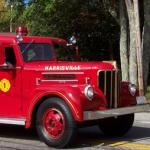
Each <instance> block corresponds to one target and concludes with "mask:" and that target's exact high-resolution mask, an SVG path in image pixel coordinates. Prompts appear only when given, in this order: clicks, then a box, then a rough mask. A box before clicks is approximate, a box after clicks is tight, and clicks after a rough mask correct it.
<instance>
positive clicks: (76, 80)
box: [41, 79, 78, 82]
mask: <svg viewBox="0 0 150 150" xmlns="http://www.w3.org/2000/svg"><path fill="white" fill-rule="evenodd" d="M41 82H78V80H58V79H57V80H41Z"/></svg>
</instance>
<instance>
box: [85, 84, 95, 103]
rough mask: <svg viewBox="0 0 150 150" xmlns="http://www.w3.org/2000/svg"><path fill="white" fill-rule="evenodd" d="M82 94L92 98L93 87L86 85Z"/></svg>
mask: <svg viewBox="0 0 150 150" xmlns="http://www.w3.org/2000/svg"><path fill="white" fill-rule="evenodd" d="M84 95H85V96H86V97H87V98H88V99H89V100H92V99H93V97H94V89H93V88H92V86H91V85H87V86H86V87H85V89H84Z"/></svg>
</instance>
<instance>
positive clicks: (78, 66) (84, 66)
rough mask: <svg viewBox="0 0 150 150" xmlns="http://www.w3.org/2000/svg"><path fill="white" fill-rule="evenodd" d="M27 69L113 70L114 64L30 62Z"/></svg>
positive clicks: (26, 66)
mask: <svg viewBox="0 0 150 150" xmlns="http://www.w3.org/2000/svg"><path fill="white" fill-rule="evenodd" d="M25 68H27V69H31V70H37V71H86V70H113V69H115V63H114V62H69V61H49V62H44V61H41V62H32V63H31V62H30V63H27V64H26V65H25Z"/></svg>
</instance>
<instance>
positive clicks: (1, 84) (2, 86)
mask: <svg viewBox="0 0 150 150" xmlns="http://www.w3.org/2000/svg"><path fill="white" fill-rule="evenodd" d="M10 87H11V85H10V82H9V80H7V79H2V80H1V81H0V90H1V91H3V92H5V93H6V92H8V91H9V89H10Z"/></svg>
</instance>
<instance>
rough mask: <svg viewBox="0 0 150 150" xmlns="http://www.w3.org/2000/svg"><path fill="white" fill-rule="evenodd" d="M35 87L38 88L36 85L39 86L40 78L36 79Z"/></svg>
mask: <svg viewBox="0 0 150 150" xmlns="http://www.w3.org/2000/svg"><path fill="white" fill-rule="evenodd" d="M35 82H36V85H37V86H38V85H40V82H41V79H40V78H36V81H35Z"/></svg>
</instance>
